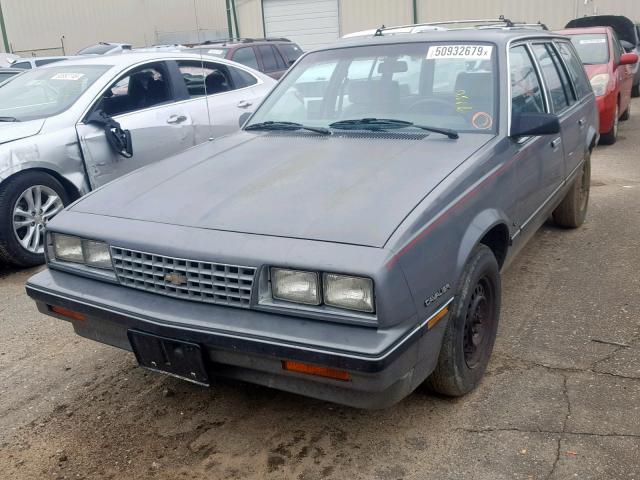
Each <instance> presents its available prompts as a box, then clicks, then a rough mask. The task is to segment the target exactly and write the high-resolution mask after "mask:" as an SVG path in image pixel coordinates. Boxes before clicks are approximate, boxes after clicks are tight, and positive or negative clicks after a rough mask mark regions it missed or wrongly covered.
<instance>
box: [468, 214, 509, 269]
mask: <svg viewBox="0 0 640 480" xmlns="http://www.w3.org/2000/svg"><path fill="white" fill-rule="evenodd" d="M499 225H503V226H505V228H506V229H507V232H508V225H509V219H508V218H507V216H506V214H505V213H504V212H502V211H500V210H497V209H495V208H489V209H486V210H482V211H481V212H479V213H478V214H477V215H476V216H475V218H474V219H473V220H472V221H471V223H470V224H469V225H468V227H467V230H466V231H465V232H464V234H463V236H462V240H461V241H460V244H459V247H458V257H457V261H456V270H457V275H456V278H460V274H461V273H462V270H463V269H464V266H465V265H466V263H467V259H468V258H469V256H470V255H471V252H472V251H473V249H474V248H475V247H476V246H477V245H478V244H479V243H480V241H481V240H482V239H483V238H484V237H485V236H486V235H487V233H489V232H490V231H491V230H492V229H493V228H494V227H496V226H499ZM504 241H505V242H506V243H507V245H508V244H509V241H510V237H509V234H508V233H507V238H505V239H504ZM499 260H500V259H499ZM503 260H504V259H503Z"/></svg>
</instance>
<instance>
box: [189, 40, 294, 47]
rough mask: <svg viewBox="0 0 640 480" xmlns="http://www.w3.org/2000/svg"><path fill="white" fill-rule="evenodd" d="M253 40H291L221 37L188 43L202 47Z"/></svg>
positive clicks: (251, 41) (250, 41) (191, 45)
mask: <svg viewBox="0 0 640 480" xmlns="http://www.w3.org/2000/svg"><path fill="white" fill-rule="evenodd" d="M253 42H291V40H289V39H288V38H220V39H216V40H205V41H204V42H200V43H191V44H188V45H189V46H190V47H200V46H205V45H225V44H227V43H253Z"/></svg>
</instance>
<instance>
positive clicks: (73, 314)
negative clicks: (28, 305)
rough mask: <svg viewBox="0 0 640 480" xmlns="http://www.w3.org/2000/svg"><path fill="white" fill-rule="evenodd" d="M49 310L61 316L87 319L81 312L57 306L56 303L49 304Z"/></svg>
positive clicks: (81, 319)
mask: <svg viewBox="0 0 640 480" xmlns="http://www.w3.org/2000/svg"><path fill="white" fill-rule="evenodd" d="M49 310H51V311H52V312H53V313H57V314H58V315H62V316H63V317H67V318H70V319H72V320H79V321H81V322H82V321H84V320H86V319H87V317H85V316H84V315H83V314H81V313H78V312H74V311H73V310H69V309H68V308H64V307H59V306H57V305H49Z"/></svg>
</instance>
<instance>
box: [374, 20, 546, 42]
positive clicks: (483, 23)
mask: <svg viewBox="0 0 640 480" xmlns="http://www.w3.org/2000/svg"><path fill="white" fill-rule="evenodd" d="M443 25H473V26H471V27H466V28H540V29H542V30H549V28H548V27H547V26H546V25H545V24H544V23H542V22H540V21H539V22H538V23H526V22H514V21H511V20H509V19H508V18H505V16H504V15H500V16H499V17H498V18H497V19H480V20H446V21H439V22H427V23H414V24H410V25H397V26H393V27H385V26H384V25H382V26H381V27H380V28H378V29H377V30H376V31H375V34H374V36H376V37H381V36H383V35H384V33H385V32H389V33H392V31H393V30H408V31H406V32H403V33H417V32H416V30H419V29H420V28H422V27H438V26H443Z"/></svg>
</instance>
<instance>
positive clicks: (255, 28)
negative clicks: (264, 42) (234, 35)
mask: <svg viewBox="0 0 640 480" xmlns="http://www.w3.org/2000/svg"><path fill="white" fill-rule="evenodd" d="M236 12H237V15H238V24H239V28H240V35H241V36H242V37H252V38H262V37H264V36H265V34H264V25H263V23H262V5H261V3H260V0H236Z"/></svg>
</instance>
